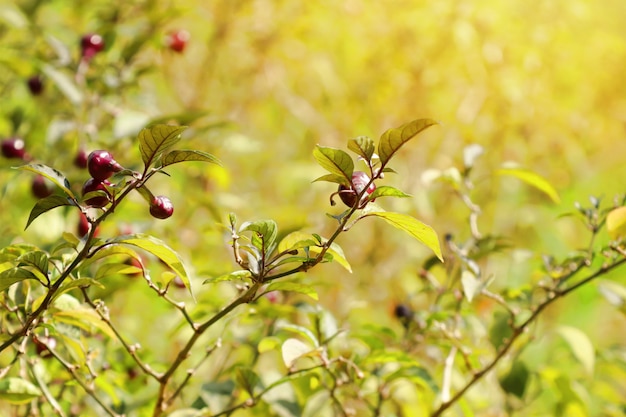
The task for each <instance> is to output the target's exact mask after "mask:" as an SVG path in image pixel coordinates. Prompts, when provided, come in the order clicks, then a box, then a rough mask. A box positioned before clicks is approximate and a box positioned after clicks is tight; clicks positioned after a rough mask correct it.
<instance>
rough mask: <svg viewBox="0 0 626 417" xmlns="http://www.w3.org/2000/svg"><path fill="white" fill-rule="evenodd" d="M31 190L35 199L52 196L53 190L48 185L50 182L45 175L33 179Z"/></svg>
mask: <svg viewBox="0 0 626 417" xmlns="http://www.w3.org/2000/svg"><path fill="white" fill-rule="evenodd" d="M30 190H31V191H32V193H33V195H34V196H35V197H37V198H46V197H48V196H50V195H51V194H52V191H53V188H52V187H51V186H50V185H49V184H48V181H47V180H46V178H45V177H44V176H43V175H37V176H36V177H35V178H33V182H32V183H31V185H30Z"/></svg>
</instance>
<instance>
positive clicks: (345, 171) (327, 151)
mask: <svg viewBox="0 0 626 417" xmlns="http://www.w3.org/2000/svg"><path fill="white" fill-rule="evenodd" d="M313 156H314V157H315V159H316V160H317V162H318V163H319V164H320V165H321V166H322V168H324V169H326V170H327V171H329V172H330V173H331V174H335V175H337V176H339V177H342V178H345V179H346V181H347V182H346V183H345V185H349V184H351V183H352V172H353V171H354V161H352V158H351V157H350V155H348V154H347V153H346V152H344V151H342V150H340V149H335V148H329V147H325V146H319V145H318V146H317V147H316V148H315V149H314V150H313Z"/></svg>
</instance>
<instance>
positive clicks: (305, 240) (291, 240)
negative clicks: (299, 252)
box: [278, 230, 318, 252]
mask: <svg viewBox="0 0 626 417" xmlns="http://www.w3.org/2000/svg"><path fill="white" fill-rule="evenodd" d="M317 245H318V242H317V240H316V239H315V237H314V236H313V235H312V234H310V233H304V232H301V231H299V230H297V231H295V232H291V233H289V234H288V235H287V236H285V237H284V238H283V239H282V240H281V241H280V243H279V244H278V252H286V251H289V250H295V249H301V248H306V247H310V246H317Z"/></svg>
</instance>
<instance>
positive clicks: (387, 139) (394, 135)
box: [378, 119, 438, 167]
mask: <svg viewBox="0 0 626 417" xmlns="http://www.w3.org/2000/svg"><path fill="white" fill-rule="evenodd" d="M436 124H438V123H437V122H436V121H435V120H431V119H417V120H413V121H412V122H409V123H405V124H403V125H402V126H400V127H397V128H393V129H389V130H387V131H386V132H385V133H383V135H382V136H381V137H380V142H379V143H378V156H379V157H380V163H381V164H382V166H383V167H384V166H385V165H387V163H388V162H389V160H390V159H391V157H392V156H393V155H394V154H395V153H396V152H397V151H398V149H400V147H401V146H402V145H404V144H405V143H406V142H408V141H409V140H411V139H413V138H414V137H415V136H416V135H417V134H418V133H420V132H422V131H424V130H426V129H428V128H429V127H431V126H433V125H436Z"/></svg>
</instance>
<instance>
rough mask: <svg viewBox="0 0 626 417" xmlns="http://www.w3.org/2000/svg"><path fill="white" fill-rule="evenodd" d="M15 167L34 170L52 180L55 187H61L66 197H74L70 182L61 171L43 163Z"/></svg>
mask: <svg viewBox="0 0 626 417" xmlns="http://www.w3.org/2000/svg"><path fill="white" fill-rule="evenodd" d="M17 169H20V170H22V171H30V172H34V173H35V174H39V175H42V176H44V177H46V178H47V179H49V180H50V181H52V182H53V183H54V184H55V185H56V186H57V187H59V188H61V189H62V190H63V192H64V193H65V194H66V195H67V196H68V197H70V198H72V199H76V197H75V196H74V193H73V192H72V190H71V189H70V182H69V181H68V180H67V178H66V177H65V175H63V173H62V172H61V171H59V170H56V169H54V168H51V167H49V166H47V165H43V164H28V165H22V166H19V167H17Z"/></svg>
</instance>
